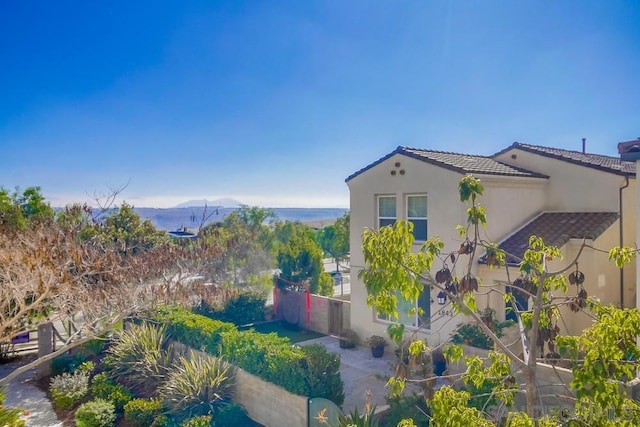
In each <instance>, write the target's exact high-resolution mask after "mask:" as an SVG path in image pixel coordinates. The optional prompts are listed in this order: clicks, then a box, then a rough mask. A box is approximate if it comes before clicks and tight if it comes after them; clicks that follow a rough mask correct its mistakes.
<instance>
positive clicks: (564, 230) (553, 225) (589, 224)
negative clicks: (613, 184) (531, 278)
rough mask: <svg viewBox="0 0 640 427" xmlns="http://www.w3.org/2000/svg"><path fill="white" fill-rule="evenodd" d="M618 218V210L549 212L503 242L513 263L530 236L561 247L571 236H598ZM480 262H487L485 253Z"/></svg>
mask: <svg viewBox="0 0 640 427" xmlns="http://www.w3.org/2000/svg"><path fill="white" fill-rule="evenodd" d="M617 219H618V213H616V212H546V213H543V214H541V215H539V216H537V217H536V218H534V219H533V220H531V221H530V222H528V223H527V224H525V225H524V227H522V228H521V229H519V230H518V231H516V232H515V233H514V234H513V235H511V236H510V237H508V238H507V239H505V240H504V241H503V242H501V243H500V248H501V249H503V250H504V251H506V252H507V253H508V254H511V255H515V257H517V258H515V257H514V256H509V255H508V256H507V262H508V263H509V264H518V263H519V262H520V259H521V258H522V256H523V255H524V252H525V250H526V249H528V247H529V237H530V236H538V237H541V238H542V240H543V241H544V243H545V244H547V245H554V246H558V247H561V246H562V245H564V244H565V243H567V242H568V241H569V239H585V238H586V239H591V240H595V239H596V238H598V236H600V235H601V234H602V233H603V232H604V231H605V230H606V229H607V228H609V227H610V226H611V225H612V224H613V223H614V222H615V221H616V220H617ZM478 262H481V263H484V257H482V258H480V259H479V260H478Z"/></svg>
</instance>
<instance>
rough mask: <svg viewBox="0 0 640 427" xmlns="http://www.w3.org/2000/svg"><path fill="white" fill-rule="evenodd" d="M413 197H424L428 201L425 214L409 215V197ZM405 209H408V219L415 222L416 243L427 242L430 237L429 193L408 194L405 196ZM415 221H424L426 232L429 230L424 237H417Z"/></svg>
mask: <svg viewBox="0 0 640 427" xmlns="http://www.w3.org/2000/svg"><path fill="white" fill-rule="evenodd" d="M412 197H424V199H425V201H426V206H425V209H426V212H425V214H424V216H409V199H410V198H412ZM405 211H406V218H407V221H409V222H413V223H414V231H413V237H414V238H415V242H416V243H423V242H425V241H426V240H427V239H428V238H429V199H428V198H427V195H426V194H407V195H406V196H405ZM414 221H424V223H425V229H426V232H427V235H426V236H424V238H416V235H415V222H414ZM421 237H422V236H421Z"/></svg>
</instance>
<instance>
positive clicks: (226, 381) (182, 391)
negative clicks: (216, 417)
mask: <svg viewBox="0 0 640 427" xmlns="http://www.w3.org/2000/svg"><path fill="white" fill-rule="evenodd" d="M233 386H234V371H233V366H231V365H229V364H228V363H227V362H225V361H223V360H221V359H218V358H216V357H213V356H208V355H203V356H200V355H198V354H197V353H195V352H194V351H191V353H190V354H189V357H180V358H179V359H178V363H177V365H176V366H175V367H174V369H173V370H172V371H171V372H170V373H169V376H168V378H167V380H166V382H165V383H164V384H163V386H162V389H161V390H160V395H161V396H162V398H163V399H164V402H165V405H166V407H167V411H168V412H169V413H171V414H175V415H179V414H181V415H183V416H185V415H186V416H187V417H190V416H194V415H206V414H209V413H211V412H213V410H214V409H215V407H216V406H217V405H219V404H220V403H221V402H222V401H223V400H226V399H230V398H231V393H232V391H233Z"/></svg>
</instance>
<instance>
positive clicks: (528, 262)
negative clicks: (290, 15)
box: [360, 176, 640, 426]
mask: <svg viewBox="0 0 640 427" xmlns="http://www.w3.org/2000/svg"><path fill="white" fill-rule="evenodd" d="M459 192H460V199H461V201H462V202H463V203H465V204H466V205H467V213H468V219H467V224H466V225H465V226H459V227H458V230H459V232H460V234H461V236H462V237H463V238H464V243H463V245H462V247H461V248H460V249H457V250H455V251H451V252H445V251H444V244H443V242H442V241H441V240H440V239H438V238H432V239H429V240H428V241H427V242H425V243H424V244H423V245H422V247H421V248H420V250H419V251H418V252H413V251H412V247H413V241H414V239H413V236H412V233H411V231H412V224H411V223H409V222H404V221H398V222H397V223H395V224H394V225H393V226H389V227H383V228H381V229H380V230H365V232H364V234H363V252H364V256H365V262H366V267H365V268H364V269H363V270H361V272H360V277H361V278H362V279H363V282H364V283H365V286H366V287H367V291H368V296H367V303H368V304H369V305H371V306H373V307H375V308H376V310H377V311H378V312H379V313H381V314H385V315H388V316H389V317H390V318H391V319H396V320H397V319H399V313H398V299H399V298H403V299H405V300H409V301H413V302H415V301H416V300H417V298H418V296H419V295H420V293H421V292H422V290H423V287H424V286H425V283H426V284H427V285H428V286H432V287H433V288H435V289H437V290H438V291H441V292H444V293H445V294H446V295H447V298H448V299H449V301H451V303H452V305H453V309H454V311H456V312H458V313H464V314H466V315H468V316H470V317H471V318H472V319H473V320H474V321H475V323H476V325H477V326H478V327H479V328H480V329H482V331H483V332H484V333H485V334H486V335H487V336H488V337H490V338H491V339H492V340H493V342H494V343H495V345H496V346H497V347H498V349H499V350H500V352H491V353H490V354H489V359H490V360H489V361H488V362H487V363H483V361H482V360H480V359H479V358H477V357H466V358H465V362H466V365H467V371H466V372H465V373H464V374H463V376H462V379H463V381H464V382H465V383H467V384H469V385H473V386H475V388H476V389H483V388H484V386H485V384H490V388H491V396H493V397H495V398H497V399H499V400H501V401H502V402H504V403H505V404H506V405H507V406H509V405H512V404H513V398H514V394H515V393H517V392H522V391H523V392H524V393H525V397H526V409H527V410H526V413H514V414H512V415H511V418H510V419H511V421H509V423H508V425H511V426H529V425H530V426H533V425H556V424H558V423H559V422H560V420H559V419H556V420H553V419H550V418H549V417H543V416H542V415H541V414H540V413H539V411H538V410H537V408H538V406H537V405H538V401H539V400H538V397H539V396H538V389H537V381H536V380H537V375H536V373H537V362H538V361H539V360H541V359H542V358H543V357H545V354H544V349H545V347H546V348H547V349H548V352H549V353H548V355H551V356H552V357H553V359H559V358H560V357H561V356H560V354H559V353H558V352H557V349H558V346H559V345H561V347H560V349H561V350H566V351H570V353H571V357H570V358H571V359H573V362H574V366H576V367H575V368H574V375H575V377H574V381H573V382H572V384H571V385H572V386H573V387H574V389H575V390H577V394H578V396H579V397H580V400H579V401H578V403H577V404H576V406H575V410H574V414H573V415H572V417H573V419H575V420H577V421H582V420H584V421H586V422H589V424H588V425H603V426H604V425H613V424H608V423H609V422H610V421H604V418H603V417H601V420H602V422H596V423H595V424H594V422H593V421H592V420H591V421H589V420H590V419H593V414H606V413H607V411H608V410H611V409H612V410H614V413H615V416H616V417H618V418H616V419H617V420H618V421H623V420H629V419H633V420H637V419H638V418H637V417H638V415H637V414H638V413H639V412H640V411H639V409H640V407H639V406H638V404H637V403H636V402H632V401H630V400H629V399H627V398H625V396H624V394H623V392H622V391H621V387H620V386H619V382H620V381H622V380H623V379H624V378H630V377H631V376H632V375H633V374H634V372H635V370H636V369H637V368H638V365H637V361H638V355H639V353H638V350H639V348H638V347H637V345H636V341H635V338H636V337H637V336H638V333H640V330H638V328H640V326H639V325H640V323H639V322H638V319H639V318H638V315H639V314H638V311H637V310H636V309H634V310H620V309H616V308H614V307H601V306H600V305H599V303H598V302H597V301H595V300H585V301H579V300H578V299H579V298H580V296H579V295H578V296H577V297H572V298H567V297H566V296H565V294H566V292H567V287H568V286H567V284H568V283H569V281H572V283H574V282H576V276H573V277H571V275H569V277H565V272H566V271H570V270H575V268H573V267H575V266H576V263H577V260H578V258H579V256H580V253H581V251H579V252H578V256H577V257H576V258H575V259H573V260H569V262H568V263H567V265H566V266H565V267H564V268H562V269H561V270H559V271H549V269H548V265H547V261H548V260H549V259H561V257H562V254H561V252H560V250H559V249H558V248H557V247H553V246H548V245H546V244H545V243H544V242H543V241H542V239H540V238H537V237H535V236H532V237H531V238H530V241H529V249H528V250H527V251H525V254H524V256H523V258H522V260H521V262H520V264H519V272H520V276H519V277H518V278H517V279H516V280H513V281H512V282H511V283H510V285H511V286H517V287H518V288H519V289H520V291H521V292H523V293H525V294H526V295H527V296H528V297H529V298H531V300H532V308H531V309H529V310H526V311H525V310H523V311H520V310H518V309H517V308H516V307H515V306H514V312H515V314H516V315H517V317H518V319H519V322H518V323H519V325H520V328H521V334H522V342H523V351H522V353H521V354H515V353H514V352H513V351H511V350H510V349H509V348H507V347H506V346H505V345H504V344H503V343H502V342H501V341H500V340H499V339H498V337H497V335H496V333H495V332H494V331H493V329H492V328H491V327H490V323H489V322H487V321H486V319H484V318H483V313H482V311H480V310H478V308H477V307H476V302H475V294H476V292H477V291H478V290H479V283H478V279H477V278H475V277H474V276H473V275H472V273H471V266H472V265H473V261H474V260H475V259H476V256H477V255H476V254H479V253H481V252H484V253H486V254H487V258H489V257H491V263H490V265H491V266H492V267H493V268H503V267H505V258H506V254H505V253H504V252H503V251H501V250H500V249H499V248H498V247H497V245H495V244H494V243H492V242H487V241H484V240H483V239H482V238H481V233H480V229H481V228H482V227H483V226H485V225H486V221H487V213H486V211H485V209H484V208H483V207H482V205H481V204H480V203H479V198H480V196H481V195H482V193H483V187H482V184H481V183H480V181H479V180H477V179H475V178H473V177H472V176H466V177H464V178H463V179H462V180H461V181H460V183H459ZM585 246H586V244H584V243H583V248H584V247H585ZM635 254H636V251H634V250H632V249H628V248H614V249H612V250H611V251H610V258H611V259H613V260H615V261H616V263H617V264H618V265H622V264H623V262H625V261H627V262H628V261H630V260H631V259H632V258H633V256H634V255H635ZM437 261H440V262H443V264H444V265H443V266H442V268H441V270H439V272H438V274H436V275H435V277H433V276H432V275H431V270H432V269H435V268H436V266H435V263H436V262H437ZM447 262H448V263H449V265H451V264H453V265H454V267H455V264H456V263H458V262H462V263H463V265H465V266H466V268H465V271H464V273H463V275H462V277H456V276H455V275H453V274H452V273H451V271H455V270H454V269H452V270H449V269H448V268H446V263H447ZM582 279H583V278H582ZM580 283H581V282H580ZM484 286H485V287H486V286H488V285H484ZM483 291H484V292H486V290H483ZM492 291H495V292H502V293H503V295H504V298H505V300H506V301H507V302H509V301H511V300H512V298H513V297H512V296H511V294H508V293H505V292H504V291H501V290H500V289H498V288H492ZM558 294H559V295H561V296H562V297H560V298H558V297H556V295H558ZM560 304H571V305H572V306H573V307H574V308H576V309H579V310H580V309H583V308H587V309H591V312H592V313H593V317H594V319H595V323H594V326H593V327H592V328H589V329H587V330H585V331H584V333H583V335H582V337H581V338H577V337H565V338H562V339H560V338H557V334H558V328H557V324H556V323H557V321H558V318H559V310H558V307H559V305H560ZM414 310H415V309H411V311H414ZM634 322H635V323H634ZM388 331H389V335H390V336H391V338H393V339H394V340H395V341H396V342H397V343H398V344H399V343H400V342H401V340H402V339H403V338H404V333H405V331H404V325H402V324H401V323H399V322H395V323H392V324H391V325H390V326H389V328H388ZM425 350H427V348H426V346H425V345H424V343H423V342H422V341H415V342H413V343H412V344H411V346H410V347H409V351H410V354H411V356H412V357H414V356H418V355H420V354H421V353H422V352H424V351H425ZM585 353H587V354H588V356H587V357H586V358H584V360H581V359H579V357H578V356H579V355H581V354H585ZM445 355H446V356H447V357H448V358H449V359H450V361H456V360H460V359H461V358H462V357H463V355H462V351H461V348H460V347H458V346H454V345H450V346H448V347H447V348H445ZM512 366H513V369H512ZM514 374H518V375H520V376H521V377H522V378H523V381H524V390H520V389H519V387H518V385H517V384H515V381H514ZM427 379H428V378H427ZM405 381H406V379H405V378H404V377H403V376H399V377H395V378H392V379H391V380H390V381H389V385H390V389H391V390H392V391H393V392H394V393H398V392H400V391H401V390H402V389H403V388H404V384H405ZM423 384H424V385H425V387H427V386H428V384H429V383H428V382H423ZM444 396H447V397H446V399H444V400H446V401H447V402H457V403H456V404H457V405H461V406H463V407H466V406H467V405H468V401H469V397H470V396H469V395H468V394H467V395H465V394H461V392H455V391H453V390H451V389H449V388H447V387H445V388H443V389H441V390H439V391H437V392H436V393H435V395H434V398H433V399H434V400H433V402H432V404H433V405H435V406H434V409H435V411H434V413H433V417H434V418H433V421H434V423H435V425H472V424H476V425H487V424H486V423H487V420H486V419H485V415H486V414H483V413H482V412H480V411H468V410H466V409H464V408H462V409H460V410H458V411H457V412H456V413H457V414H458V415H456V416H459V417H460V418H459V420H458V421H457V424H449V421H450V419H449V417H450V416H452V415H451V414H452V413H453V412H451V410H450V407H449V406H447V405H442V407H440V406H438V405H440V403H439V402H440V401H441V400H442V399H443V397H444ZM440 409H442V410H440ZM630 417H631V418H630ZM534 420H535V421H534ZM489 425H494V424H493V423H491V424H489ZM578 425H579V424H578ZM585 425H587V424H585ZM616 425H617V424H616ZM629 425H637V424H636V423H634V421H632V422H631V424H629Z"/></svg>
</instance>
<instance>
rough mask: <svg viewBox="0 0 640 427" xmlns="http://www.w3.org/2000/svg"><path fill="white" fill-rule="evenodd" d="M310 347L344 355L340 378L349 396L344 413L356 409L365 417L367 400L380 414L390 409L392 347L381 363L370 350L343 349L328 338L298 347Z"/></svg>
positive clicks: (333, 338)
mask: <svg viewBox="0 0 640 427" xmlns="http://www.w3.org/2000/svg"><path fill="white" fill-rule="evenodd" d="M309 344H321V345H322V346H324V347H325V348H326V349H327V350H328V351H329V352H331V353H338V354H339V355H340V361H341V362H340V375H341V376H342V381H344V395H345V398H344V403H343V405H342V410H343V412H344V413H345V414H348V413H349V412H351V411H352V410H353V409H354V408H356V407H357V408H358V411H359V412H360V413H362V410H363V409H364V407H365V404H366V403H367V399H369V401H370V402H371V403H372V404H374V405H376V410H380V409H382V408H383V407H386V405H387V402H386V396H387V394H388V390H387V389H386V388H385V384H386V382H387V380H386V378H388V377H390V376H391V375H392V374H393V363H394V360H395V355H394V354H393V350H392V346H387V347H386V348H385V354H384V356H383V357H382V358H379V359H378V358H374V357H373V356H371V349H370V348H369V347H356V348H350V349H344V348H340V345H339V342H338V339H337V338H335V337H330V336H326V337H322V338H316V339H313V340H309V341H304V342H301V343H298V345H309ZM367 396H369V398H368V397H367Z"/></svg>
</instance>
